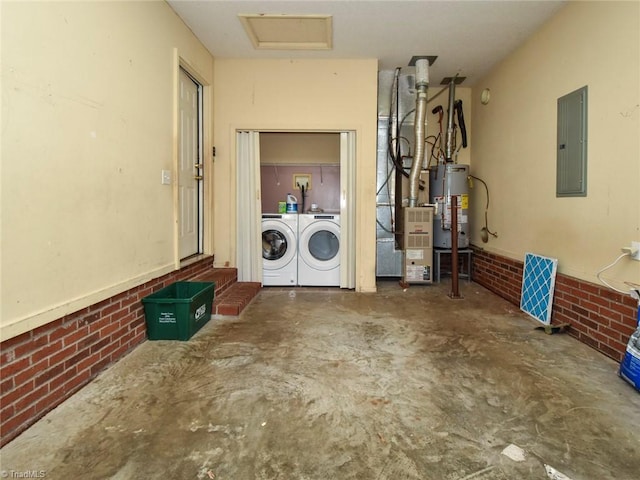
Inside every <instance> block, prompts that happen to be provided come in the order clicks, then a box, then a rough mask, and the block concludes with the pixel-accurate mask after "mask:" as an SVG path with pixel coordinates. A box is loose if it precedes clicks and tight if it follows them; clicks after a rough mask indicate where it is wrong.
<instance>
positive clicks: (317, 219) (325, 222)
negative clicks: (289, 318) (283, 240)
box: [298, 214, 340, 287]
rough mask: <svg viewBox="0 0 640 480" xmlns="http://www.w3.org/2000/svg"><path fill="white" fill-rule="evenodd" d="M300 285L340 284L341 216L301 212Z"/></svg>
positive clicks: (299, 236) (299, 228)
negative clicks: (302, 213)
mask: <svg viewBox="0 0 640 480" xmlns="http://www.w3.org/2000/svg"><path fill="white" fill-rule="evenodd" d="M298 285H301V286H307V285H308V286H335V287H339V286H340V215H338V214H336V215H330V214H304V215H299V219H298Z"/></svg>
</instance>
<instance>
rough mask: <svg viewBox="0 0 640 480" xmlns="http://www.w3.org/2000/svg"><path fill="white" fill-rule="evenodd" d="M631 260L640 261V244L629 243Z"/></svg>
mask: <svg viewBox="0 0 640 480" xmlns="http://www.w3.org/2000/svg"><path fill="white" fill-rule="evenodd" d="M631 258H633V259H634V260H639V261H640V242H631Z"/></svg>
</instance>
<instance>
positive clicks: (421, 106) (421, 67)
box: [409, 59, 429, 207]
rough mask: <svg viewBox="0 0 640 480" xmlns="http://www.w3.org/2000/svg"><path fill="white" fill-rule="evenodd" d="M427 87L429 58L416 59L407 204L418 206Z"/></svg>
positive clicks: (423, 147)
mask: <svg viewBox="0 0 640 480" xmlns="http://www.w3.org/2000/svg"><path fill="white" fill-rule="evenodd" d="M428 88H429V60H428V59H420V60H417V61H416V116H415V121H414V138H415V148H416V150H415V155H414V156H413V163H412V164H411V172H410V174H409V206H410V207H417V206H418V191H419V188H420V187H419V182H420V169H421V168H422V162H423V161H424V156H425V155H424V151H425V135H426V129H427V128H426V121H427V90H428Z"/></svg>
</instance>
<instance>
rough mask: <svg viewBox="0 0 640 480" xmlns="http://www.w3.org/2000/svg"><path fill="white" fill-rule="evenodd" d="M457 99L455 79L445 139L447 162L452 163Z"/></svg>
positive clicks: (452, 85)
mask: <svg viewBox="0 0 640 480" xmlns="http://www.w3.org/2000/svg"><path fill="white" fill-rule="evenodd" d="M455 99H456V82H455V77H454V78H452V79H451V81H450V82H449V112H448V115H447V135H446V137H445V154H444V157H445V161H446V162H447V163H449V162H451V159H452V157H453V110H454V103H455Z"/></svg>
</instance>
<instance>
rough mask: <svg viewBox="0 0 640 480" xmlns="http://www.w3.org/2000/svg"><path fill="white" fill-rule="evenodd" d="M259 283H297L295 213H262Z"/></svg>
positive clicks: (266, 284)
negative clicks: (260, 277) (260, 281)
mask: <svg viewBox="0 0 640 480" xmlns="http://www.w3.org/2000/svg"><path fill="white" fill-rule="evenodd" d="M262 284H263V285H265V286H285V285H286V286H296V285H297V284H298V214H297V213H282V214H280V213H278V214H263V215H262Z"/></svg>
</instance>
